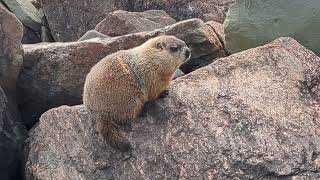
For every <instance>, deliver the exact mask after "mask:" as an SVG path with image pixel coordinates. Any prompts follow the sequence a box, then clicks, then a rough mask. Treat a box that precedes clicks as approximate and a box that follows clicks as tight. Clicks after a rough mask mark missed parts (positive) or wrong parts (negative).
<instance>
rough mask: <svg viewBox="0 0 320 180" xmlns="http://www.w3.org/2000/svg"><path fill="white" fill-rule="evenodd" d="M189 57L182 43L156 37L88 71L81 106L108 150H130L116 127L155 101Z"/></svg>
mask: <svg viewBox="0 0 320 180" xmlns="http://www.w3.org/2000/svg"><path fill="white" fill-rule="evenodd" d="M190 56H191V52H190V49H189V48H188V47H187V45H186V43H185V42H184V41H182V40H180V39H178V38H176V37H174V36H159V37H156V38H152V39H149V40H148V41H146V42H145V43H144V44H142V45H140V46H137V47H135V48H132V49H129V50H121V51H118V52H116V53H113V54H111V55H108V56H106V57H105V58H104V59H102V60H101V61H99V62H98V63H97V64H96V65H95V66H93V67H92V68H91V70H90V72H89V74H88V75H87V77H86V81H85V85H84V93H83V103H84V105H85V107H86V108H87V109H88V110H89V111H90V112H91V114H93V115H94V117H95V118H96V124H97V130H98V131H99V132H100V133H101V134H102V136H103V137H104V138H105V140H107V142H108V143H110V145H111V146H112V147H115V148H118V149H119V150H121V151H128V150H130V149H131V145H130V143H129V141H128V140H127V139H126V138H125V137H124V136H122V133H121V132H120V131H119V130H117V125H119V124H123V123H128V122H130V120H133V119H135V118H136V117H137V116H138V115H139V113H140V111H141V110H142V108H143V105H144V104H145V103H146V102H147V101H153V100H156V99H157V98H158V96H159V95H160V93H161V92H163V91H164V90H166V88H167V86H168V85H169V82H170V80H171V77H172V75H173V74H174V72H175V70H176V69H177V68H178V67H179V66H180V65H181V64H182V63H183V62H185V61H186V60H188V59H189V58H190Z"/></svg>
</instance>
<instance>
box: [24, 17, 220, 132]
mask: <svg viewBox="0 0 320 180" xmlns="http://www.w3.org/2000/svg"><path fill="white" fill-rule="evenodd" d="M161 34H168V35H175V36H177V37H178V38H180V39H182V40H185V41H186V43H187V45H188V46H189V47H190V48H191V50H192V58H191V60H190V61H189V62H188V63H186V64H185V65H184V66H182V68H184V70H188V71H189V72H190V71H192V70H193V69H196V68H199V67H201V66H204V65H207V64H208V63H210V62H212V61H214V59H215V58H217V57H221V56H225V54H224V49H223V48H222V45H221V44H220V41H219V38H218V37H217V36H216V35H215V32H214V31H213V30H212V29H211V28H209V27H208V26H206V25H205V24H204V23H203V22H202V21H201V20H199V19H191V20H186V21H182V22H179V23H176V24H173V25H171V26H167V27H165V28H162V29H157V30H154V31H150V32H141V33H136V34H129V35H125V36H120V37H114V38H103V39H101V38H94V39H89V40H86V41H78V42H71V43H51V44H36V45H25V46H24V50H25V56H24V68H23V70H22V72H21V74H20V77H19V81H18V89H19V105H20V107H21V110H22V114H23V118H24V121H25V123H26V124H27V125H28V126H29V127H32V126H33V125H34V123H35V122H36V121H38V118H39V117H40V115H41V114H42V113H44V112H45V111H47V110H49V109H50V108H52V107H57V106H60V105H75V104H80V103H81V100H82V92H83V85H84V81H85V77H86V75H87V73H88V72H89V71H90V69H91V67H92V66H93V65H95V64H96V63H97V62H98V61H100V60H101V59H102V58H104V57H105V56H107V55H109V54H111V53H114V52H117V51H119V50H122V49H130V48H133V47H136V46H138V45H140V44H142V43H144V42H145V41H147V40H148V39H150V38H153V37H156V36H159V35H161ZM182 70H183V69H182Z"/></svg>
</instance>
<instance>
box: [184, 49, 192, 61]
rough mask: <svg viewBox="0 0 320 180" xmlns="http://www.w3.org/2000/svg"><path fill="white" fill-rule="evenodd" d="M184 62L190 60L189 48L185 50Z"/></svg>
mask: <svg viewBox="0 0 320 180" xmlns="http://www.w3.org/2000/svg"><path fill="white" fill-rule="evenodd" d="M185 53H186V60H189V59H190V57H191V51H190V49H189V48H186V52H185Z"/></svg>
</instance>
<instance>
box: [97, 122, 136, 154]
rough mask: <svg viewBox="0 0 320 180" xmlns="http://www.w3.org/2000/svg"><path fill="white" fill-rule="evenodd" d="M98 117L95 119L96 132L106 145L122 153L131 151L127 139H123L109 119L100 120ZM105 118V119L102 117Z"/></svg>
mask: <svg viewBox="0 0 320 180" xmlns="http://www.w3.org/2000/svg"><path fill="white" fill-rule="evenodd" d="M102 118H103V117H102V116H100V117H98V119H97V130H98V132H99V133H101V135H102V136H103V138H104V139H105V140H106V141H107V143H108V144H109V145H110V146H111V147H113V148H116V149H119V150H120V151H122V152H126V151H130V150H132V147H131V144H130V142H129V141H128V139H127V138H125V137H124V136H123V135H122V133H121V130H120V129H119V127H118V126H117V125H116V124H115V123H114V122H112V121H111V120H109V119H102ZM104 118H106V117H104Z"/></svg>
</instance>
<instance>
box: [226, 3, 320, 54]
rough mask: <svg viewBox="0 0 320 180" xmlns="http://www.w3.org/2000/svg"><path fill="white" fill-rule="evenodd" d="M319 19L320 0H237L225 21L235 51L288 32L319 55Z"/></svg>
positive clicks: (227, 35)
mask: <svg viewBox="0 0 320 180" xmlns="http://www.w3.org/2000/svg"><path fill="white" fill-rule="evenodd" d="M319 19H320V1H319V0H304V1H301V0H291V1H289V0H279V1H273V0H246V1H241V0H238V1H237V2H236V3H235V4H234V5H233V6H232V7H231V8H230V11H229V12H228V15H227V19H226V21H225V33H226V46H227V48H228V50H229V51H230V52H232V53H236V52H240V51H243V50H246V49H249V48H254V47H256V46H260V45H263V44H265V43H268V42H270V41H273V40H274V39H276V38H278V37H281V36H288V37H293V38H295V39H296V40H297V41H298V42H300V43H301V44H302V45H304V46H305V47H307V48H308V49H310V50H312V51H313V52H315V53H316V54H317V55H318V56H319V55H320V48H319V47H320V41H319V37H320V31H319V29H320V21H319Z"/></svg>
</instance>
